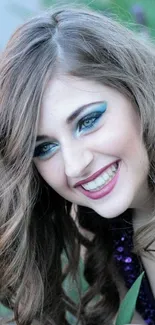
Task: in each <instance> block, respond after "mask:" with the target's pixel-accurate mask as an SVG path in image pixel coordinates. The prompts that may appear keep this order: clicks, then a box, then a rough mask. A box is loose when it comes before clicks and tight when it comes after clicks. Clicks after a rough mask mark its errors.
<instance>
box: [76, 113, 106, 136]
mask: <svg viewBox="0 0 155 325" xmlns="http://www.w3.org/2000/svg"><path fill="white" fill-rule="evenodd" d="M101 116H102V113H101V112H93V113H90V114H89V115H87V116H86V117H84V118H83V119H81V120H80V121H79V123H78V129H77V132H78V133H84V132H87V131H89V130H91V129H92V128H94V127H95V126H96V123H97V122H98V120H99V119H100V117H101Z"/></svg>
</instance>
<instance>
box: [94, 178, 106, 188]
mask: <svg viewBox="0 0 155 325" xmlns="http://www.w3.org/2000/svg"><path fill="white" fill-rule="evenodd" d="M103 182H104V180H103V177H100V178H99V177H98V178H96V180H95V183H96V186H101V185H103Z"/></svg>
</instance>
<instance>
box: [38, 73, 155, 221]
mask: <svg viewBox="0 0 155 325" xmlns="http://www.w3.org/2000/svg"><path fill="white" fill-rule="evenodd" d="M34 161H35V164H36V167H37V169H38V171H39V173H40V174H41V175H42V177H43V178H44V179H45V181H46V182H47V183H48V184H49V185H50V186H51V187H52V188H53V189H54V190H55V191H56V192H57V193H59V194H60V195H61V196H62V197H64V198H66V199H67V200H68V201H71V202H74V203H77V204H79V205H83V206H87V207H89V208H91V209H93V210H95V211H96V212H97V213H98V214H100V215H101V216H104V217H106V218H112V217H115V216H117V215H119V214H120V213H122V212H124V211H125V210H126V209H128V208H129V207H131V208H132V207H133V208H139V207H140V206H142V205H145V203H146V200H147V198H148V194H149V190H148V182H147V175H148V168H149V163H148V156H147V152H146V149H145V146H144V144H143V141H142V138H141V129H140V118H139V116H138V115H137V113H136V110H135V109H134V108H133V106H132V104H131V102H130V101H129V100H128V99H127V98H126V97H124V96H123V95H122V94H120V93H119V92H118V91H116V90H115V89H113V88H110V87H107V86H103V85H101V84H98V83H96V82H93V81H87V80H83V79H79V78H75V77H61V78H60V77H59V78H57V79H55V80H52V81H51V82H50V84H49V86H48V88H47V89H46V91H45V94H44V97H43V103H42V108H41V112H40V121H39V126H38V140H37V142H36V149H35V154H34Z"/></svg>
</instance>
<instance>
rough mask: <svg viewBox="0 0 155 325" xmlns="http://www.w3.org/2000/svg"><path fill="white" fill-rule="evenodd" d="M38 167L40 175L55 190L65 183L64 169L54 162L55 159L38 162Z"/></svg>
mask: <svg viewBox="0 0 155 325" xmlns="http://www.w3.org/2000/svg"><path fill="white" fill-rule="evenodd" d="M52 160H53V161H52ZM36 167H37V169H38V172H39V174H40V175H41V176H42V177H43V179H44V180H45V181H46V183H48V184H49V185H50V186H51V187H52V188H53V189H56V188H58V187H60V186H62V184H64V183H65V177H64V172H63V168H62V166H60V165H59V163H58V162H57V163H56V162H54V159H49V160H47V161H42V162H37V163H36Z"/></svg>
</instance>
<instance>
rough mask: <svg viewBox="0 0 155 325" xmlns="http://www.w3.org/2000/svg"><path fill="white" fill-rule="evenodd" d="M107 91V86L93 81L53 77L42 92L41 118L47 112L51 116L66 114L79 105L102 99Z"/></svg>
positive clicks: (69, 77)
mask: <svg viewBox="0 0 155 325" xmlns="http://www.w3.org/2000/svg"><path fill="white" fill-rule="evenodd" d="M107 92H108V87H106V86H103V85H101V84H98V83H97V82H95V81H89V80H85V79H80V78H76V77H71V76H62V77H59V78H55V79H53V80H51V81H50V82H49V84H48V87H47V88H46V90H45V92H44V95H43V100H42V105H41V112H40V117H41V120H42V119H43V117H45V114H47V113H48V114H50V115H52V116H53V117H56V116H58V115H59V114H61V116H63V115H66V114H67V115H68V114H70V113H71V112H72V111H74V110H75V109H77V108H78V107H79V106H82V105H85V104H88V103H89V102H90V103H91V102H94V101H96V100H103V99H104V95H106V96H107Z"/></svg>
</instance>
